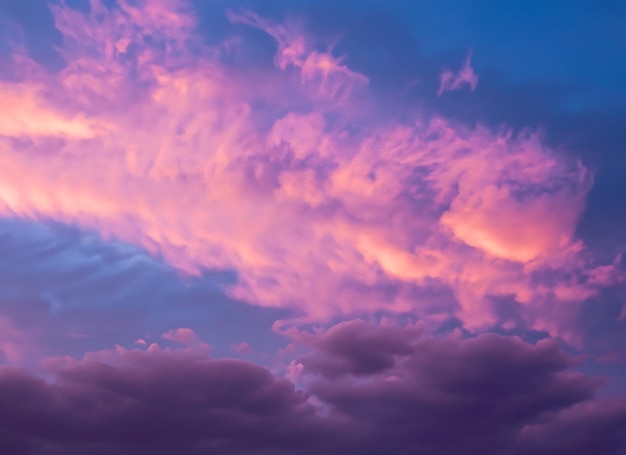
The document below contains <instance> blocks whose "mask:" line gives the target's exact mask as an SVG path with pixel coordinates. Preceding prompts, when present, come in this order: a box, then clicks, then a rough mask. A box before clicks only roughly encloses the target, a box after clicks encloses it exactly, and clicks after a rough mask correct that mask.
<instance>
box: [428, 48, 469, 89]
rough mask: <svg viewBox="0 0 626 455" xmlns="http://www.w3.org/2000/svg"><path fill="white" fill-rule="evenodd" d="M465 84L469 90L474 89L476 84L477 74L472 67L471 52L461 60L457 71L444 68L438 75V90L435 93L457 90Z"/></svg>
mask: <svg viewBox="0 0 626 455" xmlns="http://www.w3.org/2000/svg"><path fill="white" fill-rule="evenodd" d="M463 86H467V87H468V88H469V89H470V90H471V91H474V90H476V87H477V86H478V74H476V73H475V72H474V68H472V52H469V53H468V54H467V58H466V59H465V61H464V62H463V66H462V67H461V69H460V70H459V71H458V73H456V74H455V73H453V72H452V71H450V70H449V69H445V70H444V71H443V72H442V73H441V75H440V76H439V91H438V92H437V94H438V95H439V96H441V95H442V94H443V92H451V91H453V90H459V89H461V88H463Z"/></svg>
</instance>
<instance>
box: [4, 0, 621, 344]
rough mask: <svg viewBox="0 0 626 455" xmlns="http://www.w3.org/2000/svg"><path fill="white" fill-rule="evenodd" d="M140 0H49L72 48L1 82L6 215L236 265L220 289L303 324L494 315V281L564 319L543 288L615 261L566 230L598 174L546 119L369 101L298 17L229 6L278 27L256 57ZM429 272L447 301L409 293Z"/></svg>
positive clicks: (184, 258) (497, 291)
mask: <svg viewBox="0 0 626 455" xmlns="http://www.w3.org/2000/svg"><path fill="white" fill-rule="evenodd" d="M146 4H147V3H146ZM150 5H151V6H149V10H147V11H146V13H145V15H144V14H142V13H141V12H139V10H137V9H136V7H134V6H130V5H129V4H126V3H124V2H122V3H121V5H120V7H119V8H117V7H113V8H111V9H108V8H105V7H103V6H102V5H100V4H99V3H98V2H94V8H93V9H92V12H91V13H90V14H87V15H84V14H83V13H81V12H78V11H75V10H72V9H69V8H66V7H63V6H55V7H54V8H53V13H54V16H55V19H56V24H57V27H58V28H59V30H60V32H61V33H62V34H63V37H64V44H63V46H62V55H63V56H64V58H65V61H66V65H65V67H64V68H63V69H62V70H61V71H60V72H58V73H46V71H45V69H43V68H40V69H39V72H38V74H40V75H38V76H37V77H36V78H35V77H31V76H28V74H30V73H27V72H23V74H25V75H24V76H23V77H22V78H21V79H20V80H19V82H18V83H9V82H6V83H2V84H1V85H0V99H5V100H11V103H12V104H11V106H12V110H13V111H15V112H18V113H19V112H22V113H23V114H20V115H21V116H17V117H15V118H9V117H6V118H4V117H0V214H2V215H3V216H19V217H24V218H39V217H42V216H43V217H48V218H51V219H54V220H57V221H60V222H65V223H72V224H76V225H78V226H80V227H82V228H84V229H95V230H98V231H99V232H100V233H101V234H102V235H103V236H104V237H105V238H108V237H114V238H118V239H121V240H123V241H126V242H131V243H133V244H137V245H140V246H141V247H143V248H145V249H147V250H148V251H150V252H152V253H154V254H158V255H161V256H162V257H163V258H164V259H165V260H166V261H168V262H169V263H170V264H171V265H172V266H174V267H176V268H178V269H180V270H182V271H185V272H187V273H190V274H197V273H200V271H201V270H203V269H204V268H217V269H236V270H237V272H238V278H239V281H238V282H237V283H236V284H235V285H233V286H232V287H230V288H229V289H228V290H227V291H228V293H229V295H231V296H232V297H234V298H238V299H242V300H245V301H247V302H249V303H251V304H256V305H262V306H272V307H287V308H290V309H294V310H296V311H297V312H298V313H299V314H301V315H303V316H302V317H303V318H304V319H307V320H310V321H326V320H328V319H330V318H332V317H335V316H338V315H359V314H369V313H372V312H376V311H380V310H387V311H391V312H413V313H415V314H416V315H419V316H421V317H424V318H429V317H432V318H433V320H438V321H439V320H441V319H442V318H443V317H445V316H450V315H454V316H457V317H459V318H460V319H461V320H462V321H463V323H464V324H465V327H466V328H469V329H471V330H479V329H481V328H484V327H489V326H491V325H494V324H497V323H498V317H497V315H496V314H494V312H493V310H492V309H491V308H490V306H489V305H488V298H489V296H494V295H495V296H512V297H513V298H514V299H516V301H517V302H518V303H519V304H523V305H526V306H527V307H528V308H529V311H530V310H533V311H534V310H537V313H536V314H535V313H532V311H531V312H530V314H531V317H530V319H531V320H532V319H533V318H535V319H537V321H533V322H532V323H533V324H537V326H540V325H541V324H543V325H544V326H546V327H547V326H548V324H552V325H550V330H551V331H552V332H555V333H556V332H558V331H559V330H560V328H559V325H558V321H557V322H554V321H551V320H550V321H542V320H541V314H540V310H541V308H542V306H547V305H553V304H558V303H560V302H570V301H580V300H583V299H585V298H588V297H589V296H592V295H595V294H596V293H597V292H598V290H599V289H600V288H602V287H604V286H607V285H610V284H611V283H612V282H615V281H616V280H618V279H619V276H618V275H619V274H618V272H617V271H616V267H615V266H614V265H612V264H611V265H608V266H607V265H602V264H595V263H594V261H593V258H588V252H586V251H585V248H584V245H583V244H582V243H581V242H580V240H579V239H577V238H576V237H575V229H576V226H577V223H578V220H579V218H580V216H581V214H582V212H583V210H584V207H585V200H586V196H587V194H588V192H589V190H590V188H591V185H592V177H591V175H590V172H589V171H588V170H587V169H585V168H584V167H583V166H582V165H581V164H579V163H578V162H577V161H576V160H575V159H572V158H571V157H568V156H566V155H563V154H559V153H557V152H556V151H555V150H552V149H550V148H549V147H548V146H546V145H545V144H544V143H543V142H542V139H541V137H540V136H539V135H538V134H536V133H534V132H523V133H519V134H515V135H514V134H512V133H510V132H507V131H493V130H490V129H488V128H486V127H483V126H477V127H469V126H465V125H460V124H457V123H455V122H452V121H450V120H448V119H445V118H441V117H434V118H432V119H431V120H429V121H421V120H420V119H419V118H416V119H414V120H412V121H409V122H404V123H401V122H398V121H395V120H393V119H387V118H379V117H377V114H376V109H375V105H373V104H372V105H370V106H369V108H365V109H362V107H363V106H364V105H368V103H373V101H371V100H370V99H369V98H367V96H361V93H366V92H367V77H366V76H365V75H361V74H359V73H357V72H355V71H353V70H351V69H350V68H349V67H348V66H347V64H346V63H345V61H344V60H342V58H341V57H337V56H334V55H333V53H332V49H331V50H329V51H327V52H321V51H319V50H318V49H319V47H316V45H315V44H316V43H315V40H314V38H312V37H309V36H308V35H306V34H305V33H304V32H303V31H302V30H301V28H299V27H296V26H295V25H293V24H287V25H280V24H274V23H270V22H269V21H267V20H264V19H262V18H259V17H258V16H256V15H254V14H252V13H245V14H242V13H231V14H230V19H231V20H232V21H234V22H239V23H243V24H248V25H252V26H255V27H258V28H260V29H262V30H264V31H266V32H267V33H268V34H270V35H271V36H273V37H274V38H275V39H276V41H277V43H278V51H277V54H276V59H275V66H276V68H274V69H273V70H271V71H268V70H258V73H256V72H255V71H257V70H254V69H246V70H241V69H238V68H236V67H232V66H229V65H227V64H225V63H224V62H223V59H222V58H221V57H222V55H223V52H225V49H226V46H223V45H222V44H220V45H218V46H216V47H208V46H204V47H203V45H200V44H199V43H198V40H197V39H196V38H197V36H196V34H195V31H194V23H195V20H194V18H193V16H191V15H190V14H188V13H187V12H186V10H185V8H184V7H180V6H179V5H178V3H172V2H159V3H158V4H156V3H155V5H152V3H150ZM142 11H143V10H142ZM190 42H193V43H194V49H195V51H194V52H192V51H191V50H190V47H189V46H187V44H188V43H190ZM154 43H156V45H155V44H154ZM131 47H132V49H133V52H128V49H130V48H131ZM22 62H23V60H22ZM22 64H23V63H22ZM28 64H29V65H34V66H36V64H35V63H34V62H30V63H28ZM14 65H15V63H14ZM466 68H469V69H465V70H462V71H461V73H460V74H461V75H462V76H459V77H461V79H459V80H462V81H465V82H463V83H468V84H470V86H472V87H473V86H474V85H472V84H475V82H473V83H472V82H471V81H472V80H475V79H468V78H469V76H467V74H473V72H472V71H470V70H471V68H470V67H469V59H468V60H467V62H466ZM14 70H15V72H16V74H17V73H18V72H19V67H14ZM294 75H295V78H294V77H293V76H294ZM455 77H456V76H455ZM460 83H461V82H459V84H460ZM453 85H454V84H453ZM16 93H25V94H27V96H16V95H15V94H16ZM44 93H45V96H44V95H43V94H44ZM320 100H321V101H320ZM295 105H297V106H298V107H297V108H296V107H294V106H295ZM263 106H265V107H263ZM268 106H269V107H268ZM303 106H304V107H303ZM355 116H359V117H355ZM364 117H365V118H367V120H368V122H367V124H368V125H371V127H368V128H367V129H365V128H364V129H361V130H359V131H357V132H354V131H352V130H351V129H350V125H352V124H353V123H354V121H353V120H354V119H355V118H359V119H362V118H364ZM21 118H23V119H28V121H26V120H24V121H22V120H20V119H21ZM16 119H17V120H16ZM33 119H43V120H45V121H42V122H36V121H34V120H33ZM24 135H26V136H28V137H31V138H33V139H34V140H33V146H32V148H30V149H28V148H27V149H23V148H22V149H20V150H16V149H15V147H14V141H13V140H12V139H14V138H15V137H23V136H24ZM51 135H52V136H62V137H63V139H64V140H63V141H55V140H51V139H50V138H49V136H51ZM42 146H43V147H45V150H46V153H40V152H39V151H40V148H41V147H42ZM598 267H608V268H609V269H610V270H608V269H607V270H605V269H602V270H603V272H601V273H600V272H597V271H598V270H599V269H598ZM542 273H546V274H550V276H555V277H556V278H554V279H552V280H551V281H550V282H547V283H546V284H544V285H541V286H538V285H536V281H537V280H536V277H537V275H541V274H542ZM593 274H599V275H598V278H597V279H595V280H587V279H584V278H586V277H588V276H591V275H593ZM572 277H574V278H572ZM605 278H606V279H605ZM392 287H393V289H394V292H392V293H389V292H388V291H386V290H388V289H390V288H392ZM431 288H432V289H444V290H446V291H451V293H452V294H453V296H454V302H453V303H451V304H449V305H448V306H442V307H441V308H434V307H435V306H437V305H438V304H437V303H431V302H429V301H425V300H422V299H416V298H415V292H416V289H417V290H419V289H431ZM442 292H443V291H442ZM171 336H172V337H174V336H178V335H174V334H172V335H171Z"/></svg>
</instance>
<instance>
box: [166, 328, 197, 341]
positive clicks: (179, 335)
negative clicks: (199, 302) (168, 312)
mask: <svg viewBox="0 0 626 455" xmlns="http://www.w3.org/2000/svg"><path fill="white" fill-rule="evenodd" d="M161 338H163V339H164V340H168V341H173V342H175V343H178V344H183V345H192V344H195V343H197V342H198V340H199V339H198V337H197V336H196V334H195V333H194V331H193V330H191V329H188V328H180V329H173V330H169V331H167V332H165V333H164V334H162V335H161Z"/></svg>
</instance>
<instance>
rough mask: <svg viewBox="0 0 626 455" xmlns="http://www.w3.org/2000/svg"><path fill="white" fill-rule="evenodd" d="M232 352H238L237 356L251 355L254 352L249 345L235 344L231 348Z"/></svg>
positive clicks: (243, 343)
mask: <svg viewBox="0 0 626 455" xmlns="http://www.w3.org/2000/svg"><path fill="white" fill-rule="evenodd" d="M231 350H232V351H233V352H236V353H237V354H249V353H250V352H251V351H252V348H251V347H250V345H249V344H248V343H245V342H242V343H235V344H233V345H232V346H231Z"/></svg>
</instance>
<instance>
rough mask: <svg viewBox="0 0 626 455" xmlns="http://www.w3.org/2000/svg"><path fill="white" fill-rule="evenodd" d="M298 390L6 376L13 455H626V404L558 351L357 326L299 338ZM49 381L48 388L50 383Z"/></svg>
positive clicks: (115, 360) (119, 374)
mask: <svg viewBox="0 0 626 455" xmlns="http://www.w3.org/2000/svg"><path fill="white" fill-rule="evenodd" d="M303 340H304V342H305V344H308V345H309V348H311V347H312V349H309V350H308V353H307V354H304V355H302V356H301V357H300V358H298V359H296V360H295V361H294V364H293V365H295V366H296V367H297V368H295V370H298V371H299V372H300V375H299V378H298V379H296V381H297V382H298V383H299V386H298V387H296V386H294V384H293V383H292V382H290V381H289V380H287V379H284V378H280V377H277V376H275V375H273V374H272V373H271V372H270V371H268V370H267V369H265V368H263V367H261V366H258V365H255V364H253V363H250V362H245V361H241V360H230V359H208V358H207V357H206V352H204V351H200V350H192V349H185V350H161V349H160V348H156V347H154V346H153V347H151V348H148V350H147V351H141V350H125V349H123V348H117V349H116V350H113V351H106V352H101V353H98V354H95V355H92V356H88V357H86V358H85V359H83V360H81V361H74V360H70V359H56V360H49V361H48V362H46V363H45V364H44V370H45V374H44V375H43V376H36V375H34V374H33V373H30V372H27V371H26V370H23V369H20V368H15V367H9V366H3V367H0V368H1V369H0V452H1V453H6V454H16V455H17V454H110V453H115V454H155V455H156V454H172V453H181V454H207V453H211V454H213V453H215V454H272V455H274V454H276V455H283V454H285V455H286V454H382V453H394V454H425V455H430V454H432V455H444V454H445V455H447V454H461V453H462V454H486V455H489V454H494V455H496V454H497V455H509V454H510V455H527V454H533V455H539V454H546V455H547V454H563V455H566V454H567V455H577V454H580V455H583V454H584V455H588V454H594V455H609V454H614V455H619V454H624V453H626V402H625V401H620V400H616V399H613V400H610V401H603V400H601V399H599V398H595V397H594V392H595V390H596V389H597V388H598V387H599V385H600V384H601V381H600V380H598V379H594V378H590V377H588V376H585V375H583V374H581V373H577V372H575V371H573V368H574V367H575V364H576V362H575V361H574V360H573V359H571V358H570V357H568V356H567V355H566V354H565V353H563V351H562V350H561V349H560V347H559V346H558V345H557V343H556V342H554V341H551V340H543V341H539V342H538V343H536V344H534V345H533V344H529V343H525V342H523V341H522V340H520V339H519V338H516V337H505V336H500V335H493V334H488V335H481V336H479V337H477V338H469V339H461V338H458V339H457V338H432V337H427V336H423V335H421V334H420V333H419V330H416V329H414V328H400V327H394V326H385V325H379V326H375V327H374V326H371V325H369V324H366V323H364V322H362V321H351V322H345V323H342V324H339V325H337V326H334V327H333V328H331V329H330V330H328V331H326V332H325V333H324V334H320V335H306V336H304V337H303V338H302V339H301V340H300V341H303ZM44 378H45V379H44Z"/></svg>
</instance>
